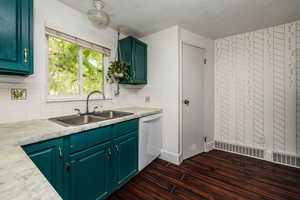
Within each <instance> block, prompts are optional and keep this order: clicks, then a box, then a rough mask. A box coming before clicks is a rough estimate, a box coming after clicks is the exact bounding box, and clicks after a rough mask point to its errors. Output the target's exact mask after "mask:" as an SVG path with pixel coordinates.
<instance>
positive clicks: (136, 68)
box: [119, 37, 147, 84]
mask: <svg viewBox="0 0 300 200" xmlns="http://www.w3.org/2000/svg"><path fill="white" fill-rule="evenodd" d="M119 44H120V51H119V60H121V61H125V62H127V63H128V64H129V75H130V76H131V77H132V79H133V81H132V82H128V81H126V80H123V81H121V84H147V44H145V43H143V42H141V41H139V40H137V39H136V38H134V37H127V38H125V39H122V40H120V41H119Z"/></svg>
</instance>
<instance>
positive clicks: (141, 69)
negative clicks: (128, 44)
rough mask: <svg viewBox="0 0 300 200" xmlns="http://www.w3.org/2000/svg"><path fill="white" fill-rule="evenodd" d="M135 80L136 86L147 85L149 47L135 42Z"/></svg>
mask: <svg viewBox="0 0 300 200" xmlns="http://www.w3.org/2000/svg"><path fill="white" fill-rule="evenodd" d="M133 68H134V69H133V71H134V72H133V79H134V83H135V84H146V83H147V45H146V44H144V43H143V42H140V41H138V40H134V45H133Z"/></svg>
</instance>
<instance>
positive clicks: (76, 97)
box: [45, 34, 112, 103]
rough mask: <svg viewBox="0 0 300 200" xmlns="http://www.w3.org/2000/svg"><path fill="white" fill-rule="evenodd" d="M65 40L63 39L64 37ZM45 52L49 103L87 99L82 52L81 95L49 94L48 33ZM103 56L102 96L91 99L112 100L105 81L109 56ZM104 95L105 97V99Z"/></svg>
mask: <svg viewBox="0 0 300 200" xmlns="http://www.w3.org/2000/svg"><path fill="white" fill-rule="evenodd" d="M62 40H63V39H62ZM45 43H46V45H45V47H46V49H45V52H46V56H45V57H46V61H45V64H46V65H45V66H46V70H45V71H46V80H47V81H46V84H45V86H46V90H45V91H46V102H47V103H51V102H53V103H54V102H74V101H86V99H87V95H86V94H84V93H83V91H82V90H83V87H82V86H83V76H82V62H81V60H82V54H79V55H80V56H79V60H80V63H79V65H80V66H79V73H78V76H79V77H78V78H79V89H80V91H79V93H80V94H79V95H49V81H48V78H49V67H48V65H49V39H48V35H47V34H46V35H45ZM82 48H85V47H81V48H80V51H82ZM100 53H101V52H100ZM103 58H104V64H103V92H102V93H101V98H98V97H97V95H95V96H94V97H92V98H91V99H90V100H92V101H93V100H112V98H107V97H106V92H105V91H106V81H105V73H106V68H107V66H108V63H109V56H107V55H105V54H103ZM103 96H104V97H105V98H104V99H103Z"/></svg>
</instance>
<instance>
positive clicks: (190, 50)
mask: <svg viewBox="0 0 300 200" xmlns="http://www.w3.org/2000/svg"><path fill="white" fill-rule="evenodd" d="M182 48H183V49H182V53H183V56H182V59H183V60H182V61H183V63H182V64H183V65H182V67H183V69H182V84H183V85H182V95H183V96H182V99H183V102H182V103H183V105H182V126H183V127H182V128H183V129H182V131H183V132H182V137H183V138H182V139H183V141H182V148H183V149H182V154H183V155H182V156H183V159H187V158H190V157H192V156H194V155H197V154H199V153H201V152H203V151H204V140H203V137H204V133H203V132H204V128H203V126H204V123H203V121H204V113H203V112H204V75H203V74H204V56H205V49H202V48H198V47H195V46H192V45H188V44H183V47H182Z"/></svg>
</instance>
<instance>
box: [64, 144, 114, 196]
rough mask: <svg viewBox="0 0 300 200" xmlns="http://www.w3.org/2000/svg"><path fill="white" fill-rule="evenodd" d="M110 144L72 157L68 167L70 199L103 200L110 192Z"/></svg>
mask: <svg viewBox="0 0 300 200" xmlns="http://www.w3.org/2000/svg"><path fill="white" fill-rule="evenodd" d="M109 148H110V142H108V143H104V144H101V145H98V146H96V147H92V148H91V149H89V150H85V151H83V152H80V153H79V154H77V155H75V156H72V157H73V158H71V159H72V160H71V167H70V182H69V183H70V184H69V187H70V199H71V200H82V199H85V200H95V199H97V200H98V199H103V198H105V197H107V196H108V195H109V192H110V181H111V180H110V178H111V173H110V170H111V159H112V155H111V154H110V152H111V150H109Z"/></svg>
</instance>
